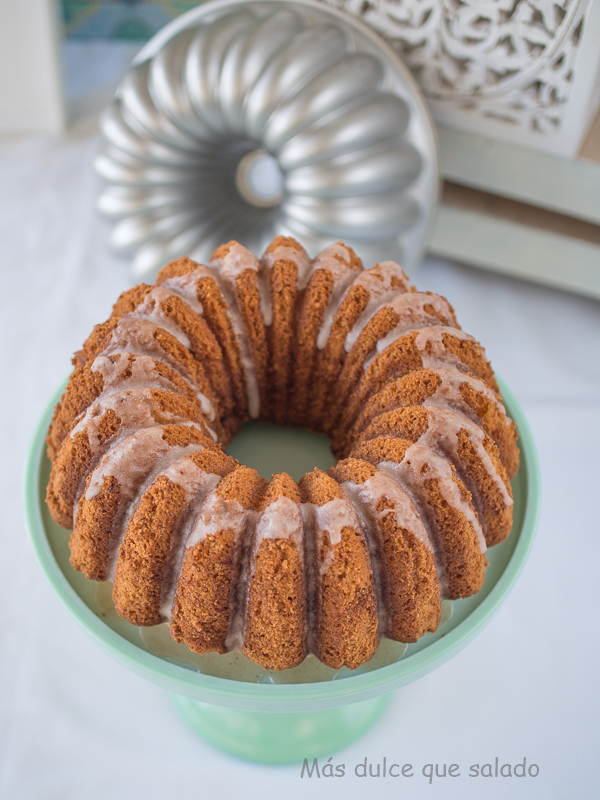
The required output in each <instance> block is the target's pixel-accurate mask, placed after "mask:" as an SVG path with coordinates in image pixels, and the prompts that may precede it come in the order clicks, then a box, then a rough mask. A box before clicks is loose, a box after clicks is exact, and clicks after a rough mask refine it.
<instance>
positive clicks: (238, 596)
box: [47, 237, 519, 670]
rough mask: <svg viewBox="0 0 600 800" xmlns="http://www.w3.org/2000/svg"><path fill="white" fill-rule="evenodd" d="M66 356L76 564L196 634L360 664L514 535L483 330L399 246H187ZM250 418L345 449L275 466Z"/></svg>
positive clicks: (125, 598) (437, 605)
mask: <svg viewBox="0 0 600 800" xmlns="http://www.w3.org/2000/svg"><path fill="white" fill-rule="evenodd" d="M74 365H75V370H74V372H73V374H72V376H71V378H70V380H69V383H68V386H67V388H66V391H65V393H64V395H63V397H62V399H61V401H60V402H59V404H58V405H57V407H56V409H55V412H54V416H53V419H52V423H51V426H50V430H49V433H48V439H47V443H48V454H49V456H50V458H51V460H52V461H53V468H52V473H51V479H50V483H49V486H48V493H47V502H48V506H49V508H50V511H51V514H52V516H53V518H54V519H55V520H56V522H58V523H59V524H60V525H63V526H65V527H69V526H70V525H74V529H73V532H72V534H71V539H70V547H71V563H72V564H73V566H74V567H75V568H76V569H78V570H80V571H82V572H83V573H84V574H85V575H87V576H88V577H89V578H92V579H94V580H107V579H108V580H114V587H113V598H114V601H115V606H116V609H117V611H118V612H119V614H120V615H121V616H122V617H124V618H125V619H127V620H129V621H130V622H131V623H132V624H135V625H156V624H158V623H160V622H163V621H165V620H166V621H169V622H170V627H171V633H172V635H173V638H174V639H175V640H176V641H177V642H184V643H186V644H187V645H188V647H190V649H192V650H194V651H195V652H198V653H208V652H217V653H225V652H229V651H231V650H232V649H239V650H241V651H242V652H243V653H244V654H245V655H247V656H248V657H249V658H251V659H252V660H253V661H255V662H256V663H257V664H260V665H261V666H262V667H263V668H265V669H273V670H282V669H288V668H291V667H294V666H296V665H297V664H299V663H300V662H301V661H302V660H303V659H304V657H305V656H306V654H307V653H308V652H313V653H315V654H316V655H317V656H318V658H319V659H320V660H321V661H322V662H323V663H325V664H327V665H328V666H330V667H332V668H333V669H340V668H341V667H342V666H346V667H349V668H350V669H355V668H357V667H359V666H360V665H361V664H364V663H365V662H366V661H368V660H369V659H371V658H372V657H373V655H374V654H375V652H376V650H377V647H378V643H379V640H380V638H381V636H382V635H383V636H387V637H390V638H392V639H395V640H397V641H402V642H407V643H409V642H415V641H417V640H418V639H419V637H421V636H423V635H424V634H425V633H426V632H433V631H435V630H436V629H437V627H438V625H439V620H440V614H441V600H442V599H443V598H450V599H456V598H460V597H467V596H469V595H471V594H473V593H475V592H477V591H479V589H480V588H481V585H482V583H483V580H484V574H485V567H486V565H487V562H486V558H485V549H486V543H487V545H489V546H491V545H494V544H497V543H499V542H501V541H503V540H504V539H505V538H506V536H507V535H508V533H509V532H510V528H511V525H512V493H511V487H510V482H509V480H510V478H512V477H514V475H515V474H516V471H517V469H518V463H519V452H518V448H517V444H516V441H517V432H516V428H515V426H514V423H513V422H512V421H511V420H510V419H509V418H508V417H507V416H506V413H505V410H504V408H503V406H502V402H501V398H500V395H499V390H498V385H497V383H496V380H495V377H494V374H493V371H492V369H491V366H490V364H489V362H488V361H487V359H486V356H485V351H484V350H483V348H482V347H481V345H480V344H479V343H478V342H476V341H475V340H474V339H473V338H472V337H471V336H469V335H467V334H465V333H463V332H462V331H461V329H460V327H459V326H458V323H457V321H456V317H455V314H454V310H453V308H452V306H451V305H450V304H449V303H448V302H447V301H446V300H445V299H444V298H442V297H440V296H438V295H434V294H432V293H428V292H418V291H417V290H415V288H414V287H412V286H411V285H410V283H409V281H408V279H407V278H406V275H404V273H403V272H402V270H401V268H400V267H399V266H398V265H397V264H394V263H393V262H382V263H381V264H377V265H375V266H374V267H372V268H371V269H368V270H364V269H363V268H362V264H361V262H360V260H359V259H358V257H357V256H356V254H355V253H353V252H352V251H351V250H350V249H349V248H348V247H346V246H345V245H343V243H338V244H335V245H331V246H329V247H328V248H326V249H325V250H324V251H322V252H321V253H320V254H318V255H317V256H316V257H315V258H314V259H312V260H311V259H310V258H309V256H308V255H307V254H306V251H305V250H304V248H302V246H301V245H300V244H299V243H298V242H296V241H295V240H294V239H291V238H289V237H277V239H275V240H274V241H273V242H272V243H271V245H270V246H269V247H268V248H267V250H266V252H265V253H264V254H263V256H262V258H261V259H260V260H259V259H258V258H257V257H256V256H255V255H253V254H252V253H250V252H249V251H248V250H246V249H245V248H244V247H243V246H242V245H240V244H239V243H238V242H234V241H232V242H229V243H227V244H225V245H222V246H221V247H219V248H217V250H216V251H215V252H214V253H213V256H212V259H211V261H210V263H209V265H208V266H204V265H201V264H198V263H196V262H194V261H192V260H191V259H189V258H185V257H183V258H179V259H177V260H175V261H172V262H171V263H169V264H168V265H167V266H166V267H164V268H163V269H162V270H161V271H160V273H159V276H158V278H157V281H156V283H155V285H154V286H150V285H146V284H140V285H139V286H136V287H134V288H132V289H129V290H127V291H126V292H124V293H123V294H122V295H121V296H120V297H119V299H118V300H117V302H116V303H115V306H114V308H113V311H112V314H111V317H110V318H109V319H108V320H107V321H106V322H104V323H102V324H100V325H97V326H96V327H95V328H94V330H93V331H92V333H91V335H90V336H89V337H88V339H87V341H86V342H85V344H84V346H83V348H82V349H81V350H80V351H79V352H78V353H76V354H75V357H74ZM249 417H254V418H257V419H260V420H265V421H270V422H276V423H280V424H281V423H284V424H294V425H305V426H307V427H309V428H311V429H312V430H316V431H318V432H324V433H326V434H327V435H328V436H329V437H330V439H331V441H332V447H333V451H334V452H335V454H336V456H337V457H338V458H340V459H341V460H340V461H339V462H338V463H337V465H336V466H335V467H333V468H332V469H331V470H329V472H327V473H325V472H321V471H320V470H313V471H312V472H311V473H308V474H307V475H305V476H304V477H303V478H302V480H301V481H300V482H299V484H297V483H296V482H295V481H294V480H293V479H292V478H291V477H290V476H289V475H287V474H286V473H280V474H278V475H274V476H273V477H272V479H271V480H270V481H268V482H267V481H266V480H265V479H264V478H262V477H261V476H259V475H258V473H257V472H256V471H255V470H253V469H251V468H249V467H246V466H244V465H241V464H238V462H236V461H235V460H234V459H232V458H231V457H230V456H227V455H226V454H225V453H224V452H223V449H222V448H223V447H224V446H226V445H227V444H228V443H229V441H230V440H231V438H232V437H233V436H234V435H235V433H236V432H237V431H238V430H239V427H240V425H241V424H242V423H243V422H245V421H246V420H248V418H249ZM73 517H75V519H74V520H73Z"/></svg>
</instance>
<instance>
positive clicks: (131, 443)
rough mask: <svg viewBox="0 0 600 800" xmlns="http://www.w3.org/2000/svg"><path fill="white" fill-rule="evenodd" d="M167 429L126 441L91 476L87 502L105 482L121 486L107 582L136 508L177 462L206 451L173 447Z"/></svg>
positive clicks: (148, 431)
mask: <svg viewBox="0 0 600 800" xmlns="http://www.w3.org/2000/svg"><path fill="white" fill-rule="evenodd" d="M165 427H166V426H164V425H157V426H154V427H150V428H142V429H141V430H138V431H136V433H133V434H131V435H130V436H127V437H126V438H124V439H123V440H122V441H121V442H119V443H118V444H116V445H114V446H113V447H111V449H110V450H109V451H108V452H107V453H105V454H104V456H103V457H102V458H101V460H100V463H99V464H98V466H97V467H96V468H95V469H94V471H93V472H92V473H91V478H90V481H89V484H88V486H87V489H86V491H85V499H86V500H91V499H92V498H94V497H95V496H96V495H97V494H98V493H99V492H100V490H101V488H102V483H103V481H104V479H105V478H107V477H113V478H115V480H116V481H117V483H118V484H119V489H120V500H119V508H118V510H117V513H116V514H115V517H114V519H113V525H112V532H111V541H110V542H109V557H108V564H107V570H108V576H109V577H108V580H113V578H114V572H115V568H116V561H117V557H118V549H119V546H120V543H121V540H122V539H123V536H124V534H125V531H126V529H127V525H128V524H129V520H130V519H131V516H132V515H133V512H134V510H135V508H136V506H137V502H138V501H139V499H140V498H141V496H142V495H143V493H144V492H145V491H146V489H147V488H148V487H149V486H150V485H151V484H152V483H153V482H154V480H155V479H156V477H157V476H158V475H159V474H160V473H161V472H162V471H163V470H165V469H166V468H167V467H168V466H169V465H170V464H171V463H172V462H173V461H174V460H176V459H177V458H180V457H181V456H183V455H186V454H187V453H194V452H199V451H201V450H204V449H205V448H204V447H203V446H202V445H200V444H190V445H186V446H183V447H182V446H180V445H170V444H169V443H168V442H166V441H165V440H164V439H163V433H164V429H165Z"/></svg>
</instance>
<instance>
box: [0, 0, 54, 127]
mask: <svg viewBox="0 0 600 800" xmlns="http://www.w3.org/2000/svg"><path fill="white" fill-rule="evenodd" d="M58 16H59V10H58V3H57V2H55V0H18V2H7V1H6V0H5V2H2V3H0V76H2V77H1V79H0V133H21V132H23V131H29V132H30V131H56V130H60V129H61V128H62V127H63V124H64V103H63V91H62V73H61V68H60V58H59V52H58V50H59V19H58Z"/></svg>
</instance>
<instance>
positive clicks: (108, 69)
mask: <svg viewBox="0 0 600 800" xmlns="http://www.w3.org/2000/svg"><path fill="white" fill-rule="evenodd" d="M129 56H130V51H128V50H127V48H115V47H113V48H112V49H111V48H106V47H103V46H91V45H87V46H83V45H78V46H71V47H70V50H69V52H68V60H67V73H68V78H69V87H70V88H69V91H70V95H71V101H72V105H73V107H74V108H75V109H76V113H77V114H78V118H77V120H76V121H75V123H74V125H73V126H72V127H71V128H70V131H69V132H68V133H66V134H64V135H63V136H60V137H26V138H22V139H15V140H12V141H6V142H2V143H1V145H0V259H1V260H0V264H1V268H2V283H3V286H2V292H1V294H0V299H1V304H2V311H1V314H0V326H1V328H0V330H1V341H2V349H1V352H2V376H3V377H2V379H1V381H2V388H1V391H0V402H1V403H2V414H1V417H0V418H1V419H2V420H3V425H4V431H3V435H2V442H3V447H2V458H1V459H0V486H1V487H2V508H3V513H2V520H3V524H2V528H1V531H0V537H1V540H0V542H1V544H0V602H1V603H2V606H1V607H2V609H3V613H2V616H1V621H0V687H1V688H0V797H2V798H10V800H20V799H21V798H36V799H37V798H57V800H58V799H59V798H60V800H69V798H74V799H76V800H80V799H81V798H85V800H108V798H110V800H137V799H138V798H144V800H154V799H155V798H156V800H159V799H160V800H163V798H170V799H171V798H177V799H178V800H187V799H188V798H189V800H192V798H193V799H194V800H196V798H204V797H208V798H216V797H218V796H219V797H220V796H225V797H233V796H234V795H235V796H239V795H240V793H242V796H244V797H246V798H248V800H250V798H259V797H265V796H285V797H289V798H303V797H308V796H311V797H314V798H321V797H323V798H326V797H327V798H329V797H332V796H335V797H344V798H354V797H356V798H358V797H364V796H369V795H372V796H377V797H385V798H387V797H389V798H392V797H397V796H402V795H405V796H410V797H411V798H421V797H427V798H430V797H444V798H455V797H456V798H459V797H460V798H481V797H485V798H496V797H498V798H506V797H526V798H544V800H548V798H567V797H569V798H571V797H573V798H591V797H595V796H599V792H600V773H599V771H598V745H599V744H600V737H599V736H598V730H599V728H598V713H599V711H600V703H599V700H600V693H599V688H598V686H599V681H598V664H599V663H600V646H599V637H598V628H599V626H598V611H597V608H596V604H597V603H598V584H599V581H598V564H599V561H600V544H599V543H600V523H599V514H598V500H599V497H600V468H599V463H600V457H599V453H600V422H599V419H600V313H599V312H600V306H599V305H598V303H596V302H594V301H591V300H587V299H584V298H580V297H575V296H572V295H568V294H562V293H560V292H557V291H554V290H551V289H546V288H542V287H540V286H534V285H531V284H528V283H524V282H520V281H517V280H511V279H508V278H503V277H499V276H496V275H493V274H489V273H486V272H483V271H479V270H476V269H471V268H467V267H463V266H459V265H456V264H451V263H447V262H444V261H441V260H437V259H433V258H429V259H427V260H426V261H425V263H424V264H423V266H422V267H421V269H420V271H419V273H418V274H417V276H416V282H417V285H418V286H419V288H420V289H428V290H432V291H436V292H440V293H442V294H444V295H447V296H448V298H449V299H450V301H451V302H452V303H453V305H454V307H455V309H456V312H457V316H458V319H459V320H460V322H461V324H462V326H463V328H464V329H465V330H467V331H468V332H469V333H472V334H474V335H475V336H476V337H477V338H479V339H480V340H481V341H482V342H484V344H485V346H486V349H487V353H488V355H489V357H490V359H491V361H492V363H493V364H494V367H495V368H496V370H497V371H498V372H499V373H500V374H501V375H502V376H503V377H504V379H505V380H506V381H507V383H508V385H509V386H510V387H511V388H512V390H513V391H514V393H515V394H516V396H517V398H518V399H519V401H520V403H521V404H522V406H523V409H524V411H525V413H526V415H527V417H528V419H529V422H530V424H531V427H532V429H533V433H534V436H535V439H536V442H537V446H538V449H539V456H540V460H541V467H542V481H543V511H542V516H541V521H540V527H539V532H538V537H537V541H536V543H535V546H534V549H533V552H532V554H531V558H530V560H529V562H528V564H527V566H526V568H525V570H524V572H523V574H522V576H521V577H520V579H519V581H518V583H517V585H516V587H515V588H514V590H513V591H512V593H511V594H510V596H509V598H508V599H507V601H506V602H505V604H504V605H503V606H502V608H501V609H500V611H499V612H498V613H497V615H496V616H495V618H494V619H493V620H492V622H491V623H490V624H489V626H488V627H487V628H486V629H485V631H484V632H483V633H481V634H480V635H479V637H478V638H477V639H476V640H475V641H473V642H472V643H471V644H470V645H469V646H468V647H467V648H466V649H465V650H464V651H463V652H461V653H460V654H459V655H457V656H456V657H455V658H453V659H452V660H451V661H450V662H449V663H447V664H446V665H444V666H443V667H441V668H439V669H438V670H437V671H435V672H434V673H432V674H431V675H429V676H427V677H425V678H423V679H421V680H420V681H418V682H417V683H414V684H412V685H410V686H408V687H406V688H405V689H403V690H402V691H399V692H398V693H397V694H396V695H395V698H394V700H393V703H392V706H391V707H390V709H389V711H388V712H387V713H386V715H385V716H384V717H383V719H382V720H381V721H380V722H379V723H378V724H377V725H376V726H375V727H374V728H373V729H372V730H371V731H370V732H369V733H368V734H366V735H365V736H364V737H363V738H362V739H360V740H359V741H357V742H356V743H355V744H353V745H352V746H351V747H348V748H347V749H346V750H344V751H343V752H341V753H338V754H335V755H334V759H333V763H335V764H340V763H344V764H345V765H346V775H345V777H344V778H336V779H334V780H327V779H325V778H321V779H317V778H316V777H313V778H312V779H310V780H309V779H308V778H306V777H305V778H303V779H301V778H300V769H299V768H298V767H295V766H293V767H278V768H274V767H262V766H255V765H252V764H247V763H244V762H241V761H236V760H235V759H232V758H230V757H228V756H227V755H224V754H222V753H221V752H219V751H216V750H214V749H212V748H211V747H209V746H208V745H206V744H205V743H204V742H203V741H202V740H200V739H198V738H197V737H196V736H195V734H194V733H193V732H191V731H190V730H189V729H188V728H187V727H186V725H185V723H184V722H183V721H182V720H181V719H180V717H179V716H178V714H177V712H176V711H175V709H174V707H173V706H172V704H171V701H170V699H169V697H168V696H167V695H166V694H165V693H164V692H163V691H161V690H160V689H158V688H156V687H155V686H153V685H152V684H150V683H146V682H144V681H143V680H141V679H139V678H137V677H136V676H134V675H133V674H132V673H130V672H128V671H127V670H126V669H124V668H123V667H121V666H119V665H118V664H117V663H115V662H113V661H112V660H111V659H110V657H109V656H108V655H106V654H105V653H104V652H103V651H101V650H100V649H99V648H98V647H97V646H96V645H95V644H94V642H93V641H91V639H90V638H89V637H88V636H87V635H86V634H85V633H84V632H83V631H82V630H81V629H80V628H79V627H78V625H77V624H76V623H75V622H74V620H73V619H71V618H70V616H69V615H68V614H67V613H66V612H65V610H64V609H63V608H62V606H61V605H60V603H59V601H58V600H57V599H56V597H55V596H54V595H53V593H52V591H51V589H50V587H49V586H48V584H47V582H46V580H45V579H44V577H43V575H42V573H41V571H40V568H39V567H38V565H37V563H36V561H35V558H34V555H33V553H32V550H31V546H30V544H29V542H28V540H27V536H26V533H25V525H24V519H23V510H22V501H21V491H22V489H21V484H22V471H23V465H24V459H25V453H26V449H27V446H28V443H29V440H30V437H31V434H32V431H33V428H34V425H35V423H36V420H37V418H38V416H39V414H40V413H41V411H42V409H43V408H44V406H45V405H46V403H47V401H48V399H49V397H50V395H51V393H52V392H53V391H54V390H55V388H56V387H57V385H58V384H59V382H60V381H61V380H62V379H63V378H64V377H65V375H66V373H67V371H68V369H69V360H70V355H71V353H72V352H73V351H74V350H75V349H77V348H78V347H79V346H80V345H81V343H82V342H83V340H84V338H85V337H86V335H87V334H88V333H89V331H90V329H91V327H92V326H93V325H94V324H95V323H97V322H99V321H101V320H102V319H104V318H106V316H107V315H108V313H109V311H110V307H111V305H112V303H113V302H114V300H115V298H116V297H117V295H118V294H119V292H120V291H122V290H123V289H124V288H126V287H127V286H129V285H131V284H132V282H133V281H132V279H131V277H130V274H129V272H128V267H127V264H126V263H124V262H122V261H120V260H117V259H116V258H115V257H114V256H112V255H111V254H110V253H109V251H108V245H107V241H108V233H109V227H108V225H107V224H106V223H105V222H103V221H101V220H100V219H99V218H98V217H97V215H96V213H95V211H94V198H95V195H96V192H97V179H96V178H95V177H94V175H93V173H92V170H91V166H90V165H91V160H92V157H93V154H94V151H95V149H96V147H97V135H96V130H97V125H96V116H95V115H94V114H93V113H91V112H92V111H93V110H94V109H95V108H96V107H97V104H98V99H99V98H100V97H101V96H103V94H105V92H106V89H107V88H108V89H110V88H111V87H112V85H113V84H114V82H115V80H116V77H117V76H118V74H119V73H120V71H121V70H122V69H123V68H124V65H125V64H126V63H127V59H128V57H129ZM599 268H600V265H599ZM384 756H385V757H386V758H387V760H388V763H391V760H393V761H394V762H400V763H410V764H412V765H413V767H414V773H415V774H414V777H412V778H396V779H394V778H389V777H388V778H385V779H384V778H360V777H357V776H356V775H355V774H354V766H355V765H356V764H357V763H359V762H360V761H362V760H363V759H364V758H365V757H367V759H368V761H369V762H370V763H372V764H373V765H375V764H377V763H378V762H379V763H380V762H381V761H382V759H383V757H384ZM496 757H498V759H499V763H500V765H502V764H503V763H511V764H515V763H517V762H522V760H523V758H526V759H527V763H528V764H532V763H535V764H537V765H538V766H539V775H538V776H537V777H526V778H516V777H512V778H501V777H498V778H496V777H491V778H483V777H478V778H473V777H469V767H470V765H472V764H480V765H481V764H484V763H492V765H494V764H495V761H494V759H495V758H496ZM426 764H434V765H435V764H438V765H439V770H440V772H441V771H442V765H443V764H446V765H450V764H458V765H459V766H460V775H459V776H457V777H446V778H436V777H434V778H433V782H432V784H431V785H430V784H429V782H428V780H427V779H426V778H425V777H424V776H423V775H422V768H423V766H424V765H426Z"/></svg>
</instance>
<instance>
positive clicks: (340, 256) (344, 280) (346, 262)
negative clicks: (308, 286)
mask: <svg viewBox="0 0 600 800" xmlns="http://www.w3.org/2000/svg"><path fill="white" fill-rule="evenodd" d="M319 270H325V271H326V272H329V274H330V275H331V277H332V279H333V288H332V290H331V294H330V296H329V300H328V301H327V305H326V306H325V308H324V310H323V317H322V320H321V327H320V328H319V332H318V334H317V347H318V349H319V350H323V349H324V348H325V346H326V345H327V340H328V339H329V333H330V331H331V326H332V325H333V318H334V316H335V315H336V313H337V310H338V308H339V306H340V304H341V302H342V299H343V297H344V295H345V294H346V290H347V289H348V287H349V286H350V284H351V283H352V281H353V280H354V279H355V278H356V276H357V275H358V274H359V273H360V272H362V266H359V267H355V266H353V265H352V254H351V251H350V250H349V249H348V248H347V247H346V246H345V245H343V244H332V245H329V247H326V248H325V249H324V250H321V252H320V253H319V254H318V255H317V256H316V258H315V260H314V261H313V263H312V271H311V275H310V277H311V278H312V276H313V275H314V274H315V273H316V272H318V271H319Z"/></svg>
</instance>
